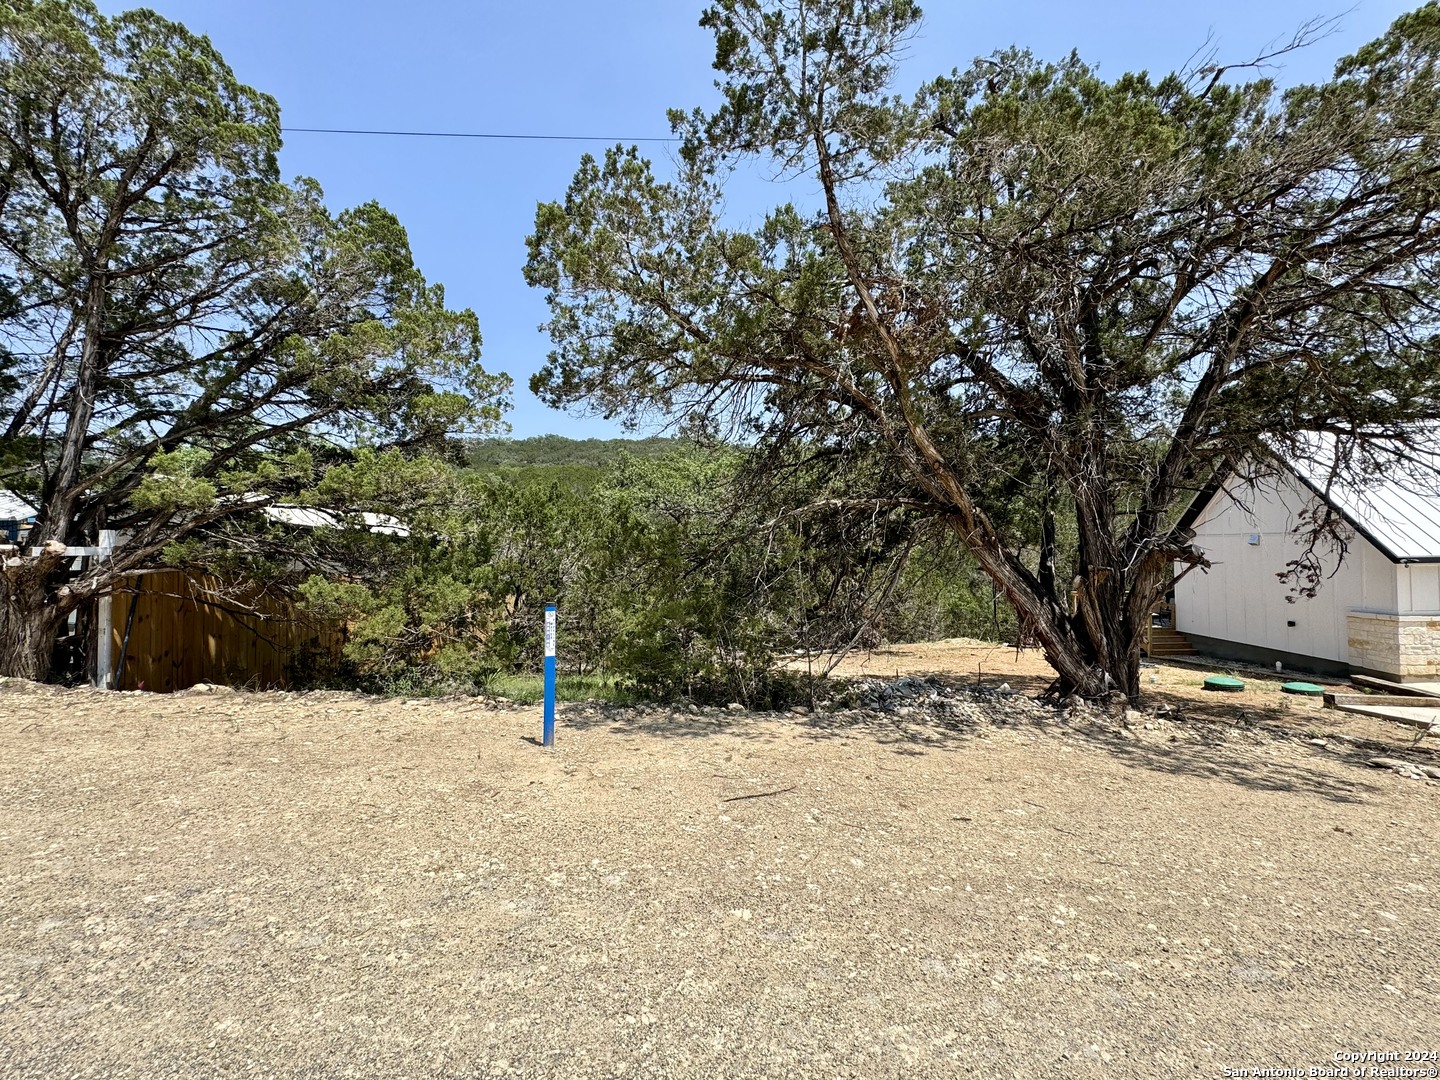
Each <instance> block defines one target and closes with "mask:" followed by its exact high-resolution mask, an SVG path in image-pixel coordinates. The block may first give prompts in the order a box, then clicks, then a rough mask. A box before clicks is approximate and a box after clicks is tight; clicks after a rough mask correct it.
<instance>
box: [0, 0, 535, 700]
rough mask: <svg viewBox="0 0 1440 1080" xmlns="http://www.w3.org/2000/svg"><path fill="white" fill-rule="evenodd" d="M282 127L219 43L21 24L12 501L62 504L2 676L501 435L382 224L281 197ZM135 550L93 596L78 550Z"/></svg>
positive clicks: (168, 25)
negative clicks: (417, 450)
mask: <svg viewBox="0 0 1440 1080" xmlns="http://www.w3.org/2000/svg"><path fill="white" fill-rule="evenodd" d="M279 147H280V117H279V110H278V108H277V106H276V104H275V102H274V101H273V100H272V99H271V98H270V97H268V96H266V95H264V94H261V93H258V92H256V91H255V90H252V89H251V88H249V87H248V86H244V85H242V84H241V83H240V82H238V81H237V80H236V78H235V76H234V74H233V73H232V72H231V70H230V69H229V68H228V67H227V66H226V64H225V63H224V61H223V60H222V58H221V57H220V55H219V54H218V53H217V52H216V51H215V49H214V48H213V47H212V46H211V44H210V42H209V41H208V40H207V39H205V38H203V37H199V36H196V35H194V34H192V33H190V32H189V31H187V30H186V29H185V28H184V27H183V26H180V25H178V24H176V23H173V22H169V21H167V20H165V19H162V18H161V17H160V16H158V15H156V14H155V13H154V12H151V11H145V10H137V11H131V12H126V13H124V14H121V15H118V16H116V17H114V18H107V17H105V16H103V15H101V14H100V13H99V12H98V11H97V10H96V9H95V7H94V6H93V5H92V4H91V3H89V2H88V0H9V2H7V3H5V4H3V5H0V285H3V290H0V299H3V300H4V301H5V303H4V304H3V305H0V315H3V321H0V355H3V356H5V357H6V370H5V372H4V378H3V379H0V437H3V439H4V446H3V449H0V485H3V486H9V487H14V488H17V489H19V490H21V491H23V492H27V493H29V494H31V496H32V497H33V499H34V500H35V502H36V503H37V505H38V509H39V512H38V515H37V520H36V523H35V526H34V528H33V530H32V531H31V533H30V538H29V541H28V545H29V549H28V550H26V551H12V552H10V553H8V555H7V557H6V558H5V562H4V570H3V574H0V672H4V673H6V674H11V675H22V676H27V677H31V678H42V677H44V676H45V674H46V673H47V670H48V667H49V663H50V653H51V648H52V643H53V641H54V637H55V632H56V628H57V627H58V626H59V625H60V623H61V622H62V621H63V620H64V619H65V618H66V616H68V615H69V613H70V612H71V611H73V610H75V609H76V608H78V607H80V606H81V605H84V604H86V603H87V602H88V601H90V600H91V599H92V598H94V597H96V596H99V595H103V594H104V593H105V592H107V591H108V590H110V589H112V588H113V587H114V586H115V584H116V582H117V581H118V579H119V578H120V577H121V576H123V575H124V574H126V573H127V572H130V571H133V570H134V569H136V568H138V567H142V566H145V565H148V564H152V563H154V562H155V561H156V560H158V559H159V558H160V556H161V554H162V552H163V551H164V550H165V549H166V548H167V546H170V545H172V544H174V543H176V542H177V541H180V540H183V539H185V538H186V537H188V536H191V535H193V534H196V533H197V532H199V531H201V530H204V529H206V528H208V527H211V526H213V525H214V524H215V523H217V522H222V521H225V520H228V519H233V518H235V517H237V516H239V515H243V514H246V513H250V512H251V511H253V509H254V508H255V507H256V506H257V505H258V504H263V503H264V502H266V501H269V500H273V499H274V498H276V497H277V496H278V495H279V494H281V493H284V492H287V491H288V492H292V493H293V492H296V491H300V490H303V489H305V488H308V487H310V486H312V485H313V484H314V483H315V482H316V480H317V479H318V477H319V475H320V474H321V473H322V472H323V470H324V467H325V465H326V464H327V462H333V461H337V460H343V459H344V457H345V455H346V453H347V452H348V450H349V449H350V448H352V447H353V446H355V445H357V444H358V443H368V444H383V445H391V446H409V447H416V446H423V445H425V444H426V443H427V442H433V441H438V440H440V439H442V438H443V436H444V435H445V433H446V432H447V431H450V430H464V429H467V428H469V429H472V430H473V429H478V430H484V429H485V428H486V427H488V426H490V425H492V424H493V423H494V422H495V421H496V420H497V419H498V417H499V415H500V410H501V408H502V406H503V404H504V397H505V394H506V391H507V388H508V380H507V379H505V378H504V377H503V376H491V375H488V374H486V372H485V371H484V370H483V369H482V368H481V366H480V363H479V350H480V333H479V328H478V325H477V322H476V319H475V316H474V314H473V313H472V312H469V311H451V310H449V309H447V308H446V306H445V299H444V294H443V291H442V290H441V288H440V286H438V285H429V284H427V283H426V281H425V279H424V278H423V276H422V275H421V274H420V272H419V271H418V270H417V269H416V268H415V266H414V264H413V261H412V259H411V255H410V249H409V244H408V241H407V238H406V235H405V231H404V229H403V228H402V227H401V226H400V224H399V223H398V222H397V221H396V220H395V218H394V217H393V216H392V215H390V214H389V213H387V212H386V211H384V210H383V209H381V208H380V207H379V206H376V205H374V204H373V203H372V204H368V205H365V206H362V207H359V208H357V209H354V210H347V211H345V212H343V213H340V214H338V215H332V214H331V213H330V212H329V211H327V210H326V208H325V207H324V205H323V203H322V200H321V192H320V189H319V187H318V186H317V185H316V184H314V183H313V182H311V181H298V182H297V183H295V184H294V185H287V184H284V183H282V182H281V180H280V178H279V173H278V170H277V166H276V153H277V151H278V150H279ZM101 529H108V530H115V531H116V532H117V533H118V535H119V537H120V543H119V546H118V547H117V548H116V550H115V551H114V553H113V554H112V555H111V556H110V557H109V558H108V559H106V560H104V561H100V562H96V563H94V564H93V565H92V567H91V568H90V569H89V570H87V571H86V572H84V573H83V574H81V575H79V576H78V577H76V576H74V575H73V574H70V573H68V572H67V571H66V568H67V566H68V565H69V560H68V559H67V557H66V556H65V547H66V546H67V545H77V544H94V543H95V541H96V537H97V535H98V533H99V531H100V530H101Z"/></svg>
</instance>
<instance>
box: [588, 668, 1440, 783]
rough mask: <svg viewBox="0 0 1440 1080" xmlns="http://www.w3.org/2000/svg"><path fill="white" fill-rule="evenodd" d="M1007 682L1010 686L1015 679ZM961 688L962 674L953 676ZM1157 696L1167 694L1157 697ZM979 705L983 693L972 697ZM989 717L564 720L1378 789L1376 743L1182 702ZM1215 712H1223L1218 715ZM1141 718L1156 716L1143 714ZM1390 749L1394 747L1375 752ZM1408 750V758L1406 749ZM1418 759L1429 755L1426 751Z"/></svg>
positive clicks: (682, 715)
mask: <svg viewBox="0 0 1440 1080" xmlns="http://www.w3.org/2000/svg"><path fill="white" fill-rule="evenodd" d="M1017 681H1021V680H1011V683H1012V687H1014V684H1015V682H1017ZM956 682H957V683H960V684H961V685H962V686H963V685H966V684H965V683H964V682H963V680H956ZM1156 697H1157V698H1160V697H1163V695H1156ZM973 700H974V702H975V704H976V705H977V706H978V707H979V708H982V709H983V708H984V707H985V706H986V704H987V699H986V698H984V697H978V698H975V699H973ZM989 702H990V703H993V705H994V707H995V716H994V717H992V718H991V719H989V720H981V721H976V720H973V719H963V718H952V717H946V716H944V715H925V714H920V713H917V714H912V715H904V716H902V715H896V714H893V713H886V712H880V711H873V710H872V711H863V710H839V711H827V710H823V709H822V710H818V711H816V712H814V713H812V714H803V715H800V714H794V713H750V712H725V711H720V710H705V711H702V712H701V713H700V714H698V715H695V714H691V713H689V712H687V711H685V710H683V709H666V708H659V707H613V706H597V707H593V708H585V707H572V708H570V709H566V710H562V715H561V718H560V719H561V723H562V724H563V725H564V726H566V727H569V728H573V729H576V730H608V731H610V732H612V733H614V734H617V735H640V736H658V737H661V738H666V739H704V738H709V737H714V736H729V737H731V738H739V739H746V740H756V741H760V742H772V743H773V742H777V741H780V740H782V739H784V738H786V737H787V736H798V737H800V738H801V739H814V740H831V739H836V738H848V739H864V740H867V741H870V742H873V743H875V744H877V745H880V746H884V747H886V748H888V749H890V750H891V751H892V752H894V753H895V754H897V755H900V756H904V757H919V756H923V755H926V754H930V753H936V752H940V753H953V752H960V751H966V750H974V749H976V748H978V746H981V745H983V744H984V743H985V742H986V741H987V740H988V739H989V738H991V737H993V736H994V735H995V734H996V733H999V732H1002V731H1008V732H1012V733H1015V734H1018V735H1020V736H1022V737H1028V738H1034V739H1063V740H1067V741H1069V742H1070V743H1071V744H1072V745H1078V746H1083V747H1086V748H1088V749H1092V750H1095V751H1098V752H1101V753H1104V754H1107V755H1109V756H1111V757H1113V758H1116V759H1118V760H1119V761H1121V762H1123V763H1124V764H1125V765H1127V766H1129V767H1131V768H1136V769H1144V770H1148V771H1151V772H1155V773H1161V774H1166V775H1170V776H1180V777H1190V778H1195V779H1202V780H1211V781H1216V782H1220V783H1229V784H1235V785H1237V786H1239V787H1243V788H1246V789H1249V790H1253V791H1264V792H1277V793H1285V794H1298V795H1309V796H1314V797H1318V798H1321V799H1325V800H1328V801H1332V802H1340V803H1360V802H1364V801H1365V799H1366V797H1367V796H1370V795H1374V794H1378V793H1380V792H1382V791H1383V789H1382V788H1381V787H1380V786H1379V785H1378V784H1377V783H1375V782H1374V781H1373V780H1370V779H1366V777H1370V776H1373V775H1374V770H1373V769H1371V768H1369V767H1368V766H1367V765H1366V764H1365V762H1366V760H1367V759H1368V758H1370V757H1373V756H1374V755H1375V753H1376V752H1377V748H1373V747H1372V748H1368V749H1367V748H1364V747H1354V746H1348V745H1344V744H1331V746H1330V747H1328V748H1320V747H1315V746H1311V745H1309V744H1308V743H1307V742H1306V740H1305V735H1304V733H1303V732H1301V731H1298V730H1291V729H1287V728H1284V727H1277V726H1276V725H1274V724H1269V723H1265V722H1264V721H1262V720H1260V719H1257V718H1256V717H1254V716H1251V715H1249V714H1246V715H1242V716H1241V717H1239V718H1238V720H1237V719H1236V718H1234V717H1228V718H1225V719H1217V718H1215V717H1212V715H1211V714H1210V712H1209V710H1207V709H1195V708H1193V706H1194V704H1195V703H1194V702H1193V701H1191V700H1189V699H1185V700H1184V702H1183V704H1184V705H1185V706H1186V707H1187V708H1186V710H1185V712H1183V713H1181V712H1179V709H1178V707H1177V709H1176V712H1177V713H1178V716H1179V718H1178V719H1159V718H1154V719H1153V723H1152V727H1153V730H1151V731H1144V730H1143V729H1142V730H1139V731H1137V730H1134V729H1133V728H1132V727H1131V726H1127V725H1125V724H1124V723H1122V722H1119V721H1117V720H1114V719H1112V718H1110V717H1107V716H1104V715H1099V714H1093V713H1086V714H1084V715H1081V716H1078V717H1077V716H1076V715H1075V714H1073V713H1071V714H1067V713H1066V712H1065V711H1064V710H1058V709H1053V708H1050V707H1048V706H1044V705H1041V704H1039V703H1037V702H1034V701H1031V700H1029V699H1026V698H1023V697H1022V696H1021V695H1018V694H1016V695H1005V696H1001V695H995V696H994V697H993V698H992V699H989ZM1217 715H1220V714H1217ZM1147 722H1152V721H1151V720H1150V718H1147ZM1379 749H1381V750H1383V752H1385V753H1387V754H1395V753H1396V751H1395V750H1394V749H1392V748H1388V747H1383V748H1379ZM1402 756H1405V755H1402ZM1409 756H1414V757H1417V758H1419V759H1422V760H1428V757H1427V755H1425V754H1423V753H1415V754H1412V755H1409Z"/></svg>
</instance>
